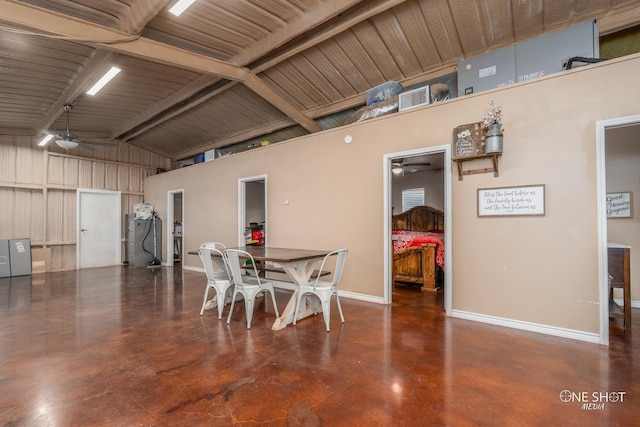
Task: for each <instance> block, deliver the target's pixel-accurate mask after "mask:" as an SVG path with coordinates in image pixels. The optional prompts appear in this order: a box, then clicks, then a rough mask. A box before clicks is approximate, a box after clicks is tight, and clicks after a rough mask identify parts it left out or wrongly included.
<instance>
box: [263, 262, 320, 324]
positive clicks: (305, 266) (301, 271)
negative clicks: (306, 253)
mask: <svg viewBox="0 0 640 427" xmlns="http://www.w3.org/2000/svg"><path fill="white" fill-rule="evenodd" d="M317 263H318V261H317V260H310V261H306V262H300V263H296V264H293V265H292V264H282V265H279V266H278V267H281V268H282V269H283V270H284V271H285V272H286V273H287V276H289V277H290V278H291V280H293V282H294V283H295V284H296V285H298V286H299V285H300V284H304V283H307V282H308V281H309V279H310V278H311V274H312V273H313V269H314V268H315V266H316V264H317ZM298 292H299V289H296V290H295V291H294V292H293V294H292V295H291V298H289V302H287V306H286V307H285V308H284V311H283V312H282V314H281V316H280V317H279V318H277V319H276V321H275V322H273V326H271V329H272V330H274V331H279V330H280V329H284V328H286V327H287V325H289V324H291V323H293V316H294V314H295V312H296V300H297V299H298ZM311 298H312V297H305V298H304V304H302V305H301V307H300V311H299V312H298V318H297V319H296V320H300V319H303V318H305V317H307V316H310V315H312V314H314V312H320V311H321V310H320V309H319V308H318V310H317V311H316V310H315V309H314V306H313V301H312V300H311Z"/></svg>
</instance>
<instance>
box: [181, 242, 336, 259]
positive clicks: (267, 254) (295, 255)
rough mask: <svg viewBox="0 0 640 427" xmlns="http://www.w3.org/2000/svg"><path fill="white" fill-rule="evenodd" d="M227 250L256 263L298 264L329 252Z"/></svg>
mask: <svg viewBox="0 0 640 427" xmlns="http://www.w3.org/2000/svg"><path fill="white" fill-rule="evenodd" d="M227 249H240V250H243V251H245V252H249V253H250V254H251V256H252V257H253V259H255V260H256V261H273V262H282V263H286V262H299V261H306V260H310V259H316V258H323V257H325V256H326V255H327V254H328V253H329V252H331V251H326V250H317V249H294V248H274V247H270V246H240V247H235V248H227ZM189 254H191V255H198V251H197V250H196V251H189Z"/></svg>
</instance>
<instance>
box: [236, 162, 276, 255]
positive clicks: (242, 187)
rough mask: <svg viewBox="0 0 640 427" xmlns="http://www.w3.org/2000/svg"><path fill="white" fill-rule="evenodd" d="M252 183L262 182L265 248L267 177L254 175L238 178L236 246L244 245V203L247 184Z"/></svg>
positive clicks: (267, 226)
mask: <svg viewBox="0 0 640 427" xmlns="http://www.w3.org/2000/svg"><path fill="white" fill-rule="evenodd" d="M253 181H264V224H265V227H264V244H265V246H267V238H268V236H269V219H268V209H267V206H269V204H268V200H267V194H268V191H267V184H268V180H267V175H266V174H264V175H254V176H248V177H244V178H238V246H244V245H245V239H244V231H245V229H246V222H245V220H246V217H247V213H246V209H247V203H246V196H247V183H248V182H253Z"/></svg>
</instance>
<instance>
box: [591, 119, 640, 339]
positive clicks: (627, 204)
mask: <svg viewBox="0 0 640 427" xmlns="http://www.w3.org/2000/svg"><path fill="white" fill-rule="evenodd" d="M596 128H597V136H596V145H597V165H598V220H599V227H598V228H599V233H598V235H599V257H600V262H599V265H600V343H601V344H605V345H606V344H609V336H610V334H611V333H615V334H616V336H620V337H624V336H625V333H626V332H627V331H628V330H629V329H626V328H630V327H631V325H630V320H631V309H632V307H633V306H635V307H637V306H638V304H637V302H636V303H634V302H633V298H634V292H633V289H632V287H633V284H634V283H636V282H637V280H634V278H635V277H637V274H634V272H636V271H638V268H634V267H635V266H638V265H639V264H640V261H638V260H640V257H639V256H638V251H637V248H638V247H640V244H639V243H640V227H638V223H639V222H640V221H639V220H638V219H637V218H638V217H637V213H636V212H634V206H633V205H634V197H633V194H634V193H635V194H636V195H637V194H640V193H639V192H640V143H638V135H639V134H640V115H639V116H631V117H623V118H619V119H611V120H604V121H600V122H598V123H597V125H596ZM634 249H635V250H634ZM625 257H626V259H625ZM636 298H637V297H636Z"/></svg>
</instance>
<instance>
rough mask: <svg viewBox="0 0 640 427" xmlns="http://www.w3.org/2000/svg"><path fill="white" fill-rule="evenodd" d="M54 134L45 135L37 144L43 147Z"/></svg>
mask: <svg viewBox="0 0 640 427" xmlns="http://www.w3.org/2000/svg"><path fill="white" fill-rule="evenodd" d="M54 136H55V135H51V134H49V135H46V136H45V137H44V138H42V141H40V142H38V145H39V146H40V147H44V146H45V145H47V143H48V142H49V141H51V140H52V139H53V137H54Z"/></svg>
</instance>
